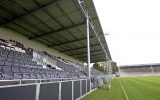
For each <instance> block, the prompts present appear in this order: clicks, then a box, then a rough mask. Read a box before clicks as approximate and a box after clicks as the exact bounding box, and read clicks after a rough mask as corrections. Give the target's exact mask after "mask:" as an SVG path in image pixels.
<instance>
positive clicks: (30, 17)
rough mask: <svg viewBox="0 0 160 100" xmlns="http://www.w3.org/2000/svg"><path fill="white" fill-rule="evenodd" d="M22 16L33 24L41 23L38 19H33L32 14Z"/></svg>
mask: <svg viewBox="0 0 160 100" xmlns="http://www.w3.org/2000/svg"><path fill="white" fill-rule="evenodd" d="M23 18H24V19H25V20H26V21H28V22H29V23H31V24H33V25H37V24H40V23H41V22H40V21H38V20H37V19H35V17H33V16H32V15H27V16H24V17H23Z"/></svg>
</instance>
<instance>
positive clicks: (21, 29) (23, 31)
mask: <svg viewBox="0 0 160 100" xmlns="http://www.w3.org/2000/svg"><path fill="white" fill-rule="evenodd" d="M6 26H8V27H9V28H10V27H11V28H12V29H14V30H15V31H17V32H20V33H22V34H25V35H26V36H28V37H30V36H35V35H34V34H32V33H30V32H28V31H26V30H24V29H23V28H20V27H18V26H17V25H15V24H12V23H8V24H6Z"/></svg>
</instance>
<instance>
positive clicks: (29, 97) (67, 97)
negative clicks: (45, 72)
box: [0, 79, 91, 100]
mask: <svg viewBox="0 0 160 100" xmlns="http://www.w3.org/2000/svg"><path fill="white" fill-rule="evenodd" d="M30 81H32V82H30ZM18 82H19V83H18ZM28 82H30V83H28ZM2 83H3V84H2ZM4 83H14V84H4ZM0 84H1V86H0V100H76V99H77V98H79V97H81V96H83V95H85V94H86V93H88V92H89V91H90V85H91V84H90V79H77V80H75V79H74V80H73V79H50V80H3V81H0Z"/></svg>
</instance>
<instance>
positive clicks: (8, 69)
mask: <svg viewBox="0 0 160 100" xmlns="http://www.w3.org/2000/svg"><path fill="white" fill-rule="evenodd" d="M3 72H12V67H11V66H3Z"/></svg>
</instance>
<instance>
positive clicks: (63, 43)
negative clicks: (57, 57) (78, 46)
mask: <svg viewBox="0 0 160 100" xmlns="http://www.w3.org/2000/svg"><path fill="white" fill-rule="evenodd" d="M90 38H94V36H90ZM82 40H86V37H84V38H80V39H76V40H72V41H67V42H62V43H59V44H53V45H49V46H48V47H55V46H60V45H65V44H69V43H74V42H77V41H82Z"/></svg>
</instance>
